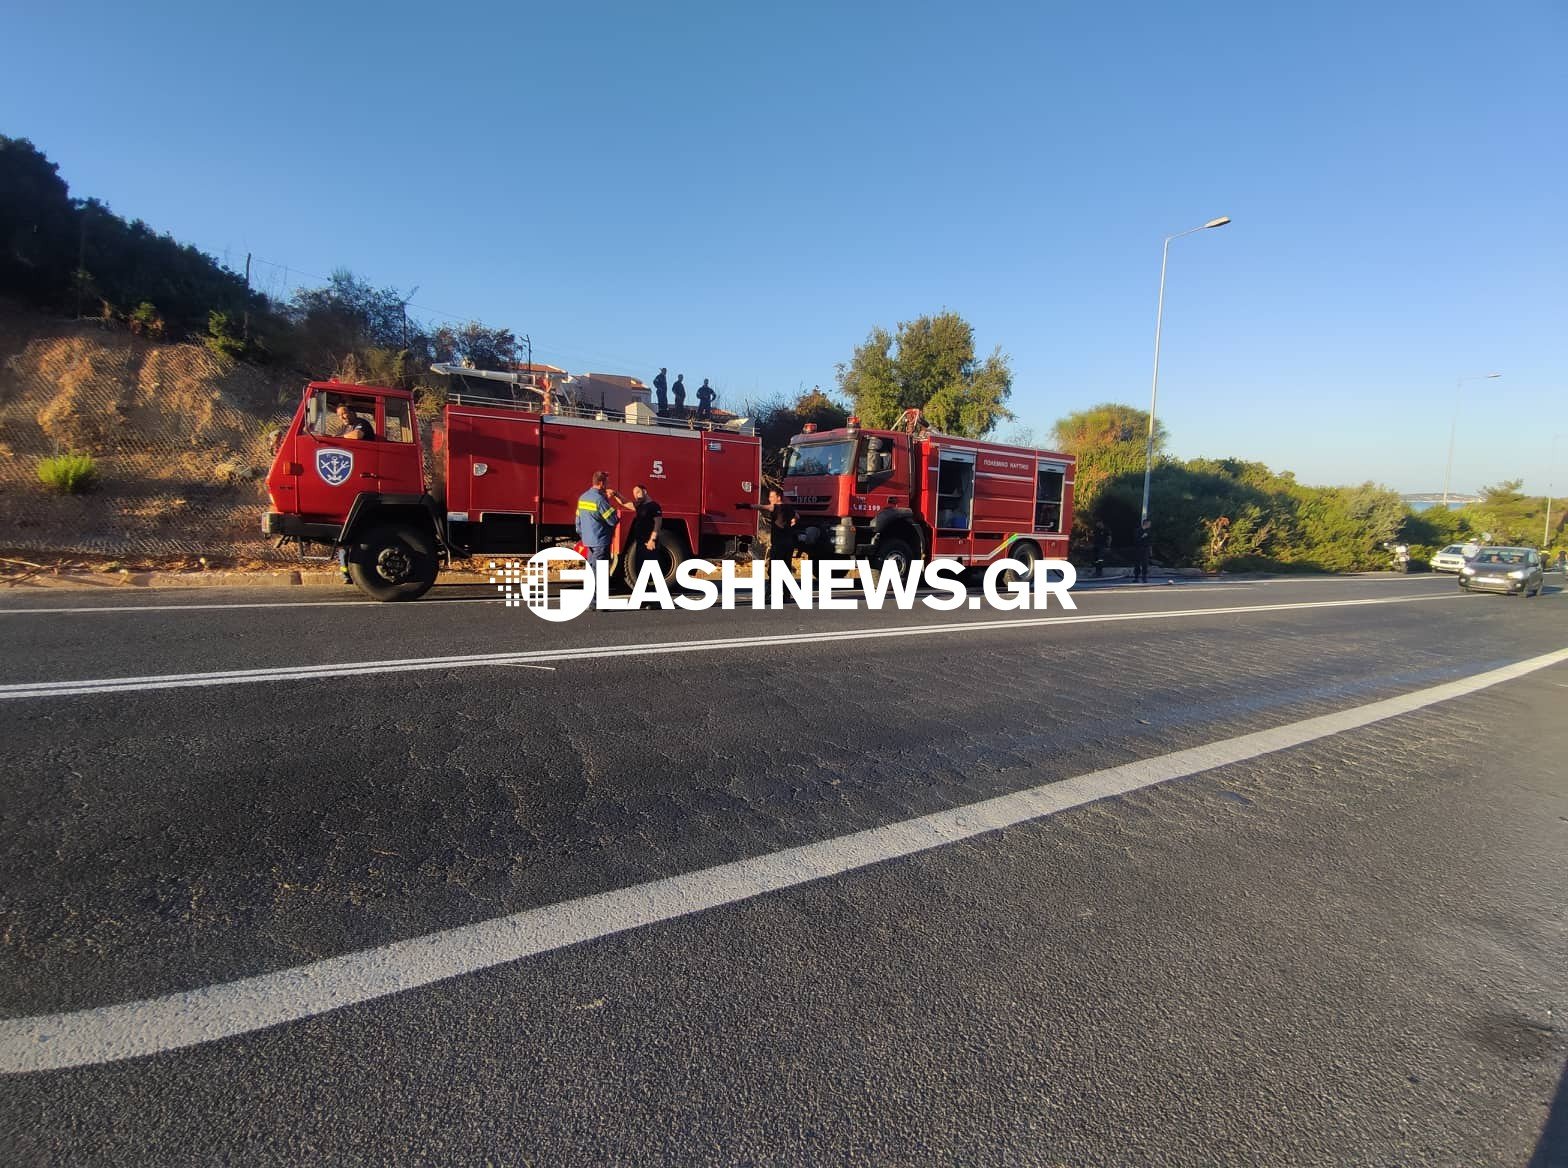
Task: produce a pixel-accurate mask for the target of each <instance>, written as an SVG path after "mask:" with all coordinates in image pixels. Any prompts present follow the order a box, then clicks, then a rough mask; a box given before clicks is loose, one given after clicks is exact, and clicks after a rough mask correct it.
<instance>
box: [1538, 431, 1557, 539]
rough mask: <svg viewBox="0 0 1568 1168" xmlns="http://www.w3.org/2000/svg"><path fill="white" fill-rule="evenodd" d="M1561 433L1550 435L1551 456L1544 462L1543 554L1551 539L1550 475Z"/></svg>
mask: <svg viewBox="0 0 1568 1168" xmlns="http://www.w3.org/2000/svg"><path fill="white" fill-rule="evenodd" d="M1561 437H1562V435H1561V434H1553V435H1552V458H1551V461H1550V462H1548V463H1547V464H1546V527H1545V528H1544V529H1543V530H1542V531H1541V552H1542V554H1543V555H1544V554H1545V552H1546V545H1547V544H1549V543H1550V542H1551V541H1552V475H1553V474H1555V473H1556V471H1557V440H1558V439H1559V438H1561Z"/></svg>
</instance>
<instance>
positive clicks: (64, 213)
mask: <svg viewBox="0 0 1568 1168" xmlns="http://www.w3.org/2000/svg"><path fill="white" fill-rule="evenodd" d="M78 242H79V237H78V230H77V211H76V208H75V206H74V205H73V204H72V202H71V194H70V188H69V187H67V186H66V184H65V180H64V179H63V178H61V177H60V168H59V167H58V166H56V165H55V164H54V163H52V162H50V161H49V159H48V158H47V157H45V155H44V154H43V152H42V151H40V150H39V149H38V148H37V147H36V146H34V145H33V144H32V143H31V142H29V141H28V140H27V139H26V138H7V137H5V136H4V135H3V134H0V293H4V294H6V295H11V296H16V297H18V298H19V299H21V300H23V301H24V302H27V303H31V304H34V305H37V306H38V307H44V308H62V307H64V306H65V304H66V303H67V300H68V294H69V292H70V290H71V287H72V279H73V275H74V273H75V270H76V258H77V246H78Z"/></svg>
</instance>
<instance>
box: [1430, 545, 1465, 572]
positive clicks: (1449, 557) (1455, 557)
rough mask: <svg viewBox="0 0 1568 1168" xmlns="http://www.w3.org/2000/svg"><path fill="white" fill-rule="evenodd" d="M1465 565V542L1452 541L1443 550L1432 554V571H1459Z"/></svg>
mask: <svg viewBox="0 0 1568 1168" xmlns="http://www.w3.org/2000/svg"><path fill="white" fill-rule="evenodd" d="M1464 566H1465V549H1464V545H1463V544H1458V543H1451V544H1449V545H1448V546H1447V547H1445V548H1444V549H1443V550H1442V551H1440V552H1437V553H1435V554H1434V555H1433V556H1432V571H1434V572H1457V571H1459V569H1461V568H1463V567H1464Z"/></svg>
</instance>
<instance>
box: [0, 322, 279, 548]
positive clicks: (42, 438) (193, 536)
mask: <svg viewBox="0 0 1568 1168" xmlns="http://www.w3.org/2000/svg"><path fill="white" fill-rule="evenodd" d="M298 391H299V378H298V376H297V375H294V374H289V373H281V372H280V373H278V374H277V375H272V374H271V373H269V372H268V371H264V370H260V369H257V368H256V367H254V366H248V365H243V364H239V363H236V362H233V361H230V360H228V359H226V358H223V357H219V356H217V355H216V354H214V353H212V352H210V351H209V350H208V349H207V348H205V347H204V346H202V345H195V344H156V343H152V342H149V341H146V340H143V339H141V338H139V337H136V336H134V335H131V334H130V333H129V332H127V331H125V330H124V329H120V328H114V327H112V326H106V325H102V324H92V323H78V322H69V323H67V322H60V321H57V320H51V319H49V318H46V317H41V316H36V315H33V314H27V313H18V312H16V311H14V310H13V311H9V312H7V311H5V310H4V309H3V308H0V549H11V550H16V551H28V550H39V551H52V552H100V553H108V554H113V555H123V554H143V555H179V554H196V555H200V554H232V553H234V552H236V551H238V552H243V553H247V554H257V553H265V551H266V545H265V544H264V543H262V541H261V539H260V537H259V535H258V534H257V514H258V513H259V511H260V509H261V508H262V507H263V505H264V503H265V498H266V496H265V492H264V490H263V487H262V479H263V478H264V477H265V474H266V470H267V467H268V466H269V465H270V463H271V456H270V455H269V453H268V451H267V447H266V437H265V435H266V432H267V430H268V429H270V428H271V427H272V426H274V425H276V424H278V423H279V422H280V421H283V420H286V415H287V412H288V411H289V410H290V409H291V408H292V404H293V402H294V400H295V398H296V395H297V393H298ZM67 452H81V453H87V454H91V455H92V456H93V457H94V459H95V460H96V461H97V464H98V467H99V471H100V475H101V479H102V481H101V484H100V486H99V487H98V488H97V489H96V490H94V491H91V492H89V493H86V494H83V495H79V496H67V495H60V494H57V493H55V492H53V491H50V490H48V489H47V488H45V487H44V486H43V484H42V483H40V482H39V480H38V463H39V461H40V460H41V459H43V458H46V457H49V456H51V455H55V454H61V453H67Z"/></svg>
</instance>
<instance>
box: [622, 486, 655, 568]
mask: <svg viewBox="0 0 1568 1168" xmlns="http://www.w3.org/2000/svg"><path fill="white" fill-rule="evenodd" d="M612 494H613V492H612ZM614 497H615V502H616V505H617V506H619V507H620V508H621V509H622V510H623V511H630V512H631V514H632V525H631V529H630V530H629V531H628V532H627V533H626V544H625V554H626V555H629V556H636V557H637V559H636V564H637V570H638V571H641V570H642V561H643V557H645V556H651V555H653V554H655V553H656V552H657V551H658V550H659V533H660V532H661V531H663V530H664V508H662V507H660V506H659V504H658V502H657V501H655V499H654V497H653V496H652V495H650V494H649V493H648V488H647V487H646V486H644V485H643V484H642V483H638V484H637V485H636V486H635V487H633V488H632V501H631V502H630V503H628V502H627V501H626V500H625V499H623V498H621V497H620V496H619V495H615V496H614Z"/></svg>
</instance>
